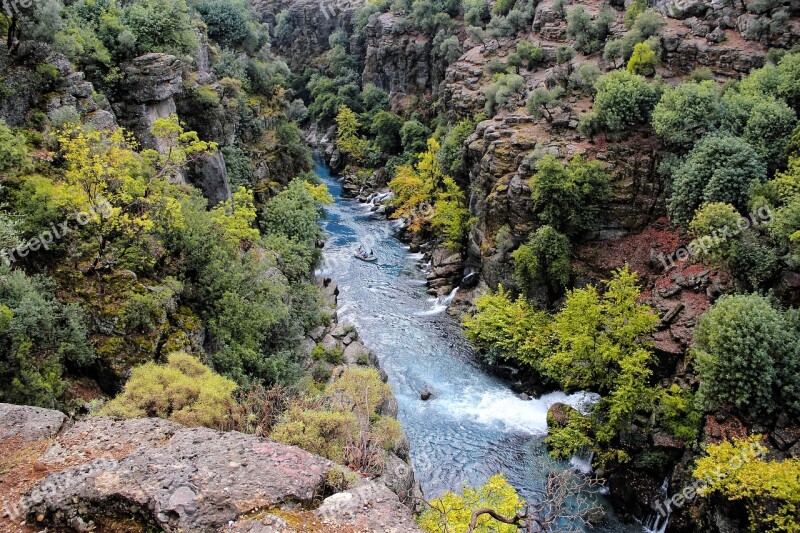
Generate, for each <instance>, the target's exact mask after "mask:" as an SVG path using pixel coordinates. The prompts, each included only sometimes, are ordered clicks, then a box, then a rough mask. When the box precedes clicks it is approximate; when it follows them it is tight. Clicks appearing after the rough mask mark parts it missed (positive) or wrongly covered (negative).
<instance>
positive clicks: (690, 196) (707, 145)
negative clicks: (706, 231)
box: [669, 135, 767, 224]
mask: <svg viewBox="0 0 800 533" xmlns="http://www.w3.org/2000/svg"><path fill="white" fill-rule="evenodd" d="M766 174H767V172H766V168H765V166H764V164H763V163H762V162H761V159H760V158H759V156H758V154H757V153H756V151H755V150H754V149H753V147H752V146H750V145H749V144H748V143H747V142H745V141H743V140H742V139H740V138H738V137H733V136H731V135H709V136H707V137H705V138H704V139H703V140H701V141H700V142H699V143H697V145H696V146H695V147H694V149H693V150H692V151H691V152H690V153H689V156H688V157H687V158H686V161H685V162H684V163H683V164H682V165H681V166H680V168H678V170H677V171H676V172H675V175H674V177H673V182H672V195H671V197H670V199H669V211H670V215H671V217H672V219H673V220H674V221H675V222H676V223H678V224H687V223H689V221H690V220H691V219H692V218H693V217H694V214H695V211H696V210H697V209H698V208H699V207H701V206H702V205H704V204H706V203H711V202H722V203H729V204H731V205H733V206H734V207H736V208H737V209H744V208H745V207H746V205H747V201H748V199H749V194H750V190H751V187H752V186H753V185H754V184H757V183H761V182H764V181H766Z"/></svg>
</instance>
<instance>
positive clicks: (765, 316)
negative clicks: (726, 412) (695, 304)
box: [692, 295, 800, 416]
mask: <svg viewBox="0 0 800 533" xmlns="http://www.w3.org/2000/svg"><path fill="white" fill-rule="evenodd" d="M788 325H789V324H788V323H787V316H786V315H784V314H783V313H782V312H781V311H779V310H777V309H775V308H774V307H773V306H772V305H771V304H770V303H769V301H768V300H767V299H766V298H764V297H763V296H758V295H736V296H726V297H724V298H722V299H721V300H720V301H719V302H717V303H716V304H715V305H714V306H713V307H712V308H711V309H710V310H709V311H708V312H706V314H704V315H703V316H702V317H701V318H700V322H699V325H698V328H697V330H696V332H695V338H694V342H695V345H694V349H693V351H692V354H693V356H694V358H695V367H696V369H697V372H698V375H699V376H700V379H701V383H700V390H699V392H698V394H699V398H700V400H701V401H702V402H703V405H704V406H705V407H707V408H714V407H717V406H720V405H724V404H731V405H733V406H734V407H736V408H737V409H739V410H740V411H741V412H743V413H745V414H747V415H749V416H762V415H764V414H769V413H773V412H775V411H776V410H778V411H779V410H782V409H785V408H787V407H789V408H791V409H793V410H795V411H796V410H797V408H798V406H800V404H798V401H800V388H798V387H797V381H798V380H797V378H796V375H792V371H791V370H789V369H791V368H794V369H797V367H798V365H800V343H799V342H798V334H797V332H796V331H793V330H792V328H791V327H787V326H788ZM795 372H796V370H795ZM783 383H785V384H786V389H785V390H784V391H783V394H776V393H777V391H779V390H781V387H782V386H783V385H782V384H783Z"/></svg>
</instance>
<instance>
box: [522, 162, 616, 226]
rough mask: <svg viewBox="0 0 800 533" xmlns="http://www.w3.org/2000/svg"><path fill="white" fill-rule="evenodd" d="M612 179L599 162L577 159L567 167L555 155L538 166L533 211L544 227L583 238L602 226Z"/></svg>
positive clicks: (532, 183)
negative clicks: (601, 216)
mask: <svg viewBox="0 0 800 533" xmlns="http://www.w3.org/2000/svg"><path fill="white" fill-rule="evenodd" d="M610 183H611V178H610V177H609V175H608V173H607V172H606V171H605V168H604V167H603V165H602V164H601V163H600V162H598V161H587V160H586V159H584V158H583V157H582V156H580V155H577V156H575V157H573V158H572V160H570V162H569V163H568V164H566V165H565V164H564V163H562V162H561V161H559V160H558V159H556V158H555V157H554V156H553V155H551V154H548V155H546V156H544V157H543V158H542V159H540V160H539V162H538V163H537V164H536V174H534V176H533V178H531V180H530V188H531V197H532V199H533V210H534V213H535V214H536V215H537V217H538V219H539V220H540V221H541V222H542V224H546V225H549V226H552V227H553V228H554V229H555V230H557V231H559V232H561V233H564V234H566V235H569V236H575V235H582V234H584V233H585V232H587V231H591V230H593V229H594V228H596V227H597V226H598V224H599V223H600V215H601V212H602V209H603V206H604V205H605V203H606V202H607V201H608V199H609V198H610V195H611V188H610Z"/></svg>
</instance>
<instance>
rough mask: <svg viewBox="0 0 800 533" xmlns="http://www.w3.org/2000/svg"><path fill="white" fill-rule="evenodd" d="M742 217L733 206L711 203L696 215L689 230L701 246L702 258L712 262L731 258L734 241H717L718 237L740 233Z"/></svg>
mask: <svg viewBox="0 0 800 533" xmlns="http://www.w3.org/2000/svg"><path fill="white" fill-rule="evenodd" d="M740 218H741V216H740V215H739V212H738V211H737V210H736V208H735V207H733V206H732V205H731V204H726V203H722V202H711V203H708V204H706V205H704V206H703V207H701V208H700V209H698V210H697V212H696V213H695V216H694V218H693V219H692V221H691V223H690V224H689V229H690V230H691V232H692V234H693V235H694V237H695V239H696V242H698V243H699V244H700V245H702V246H701V256H702V257H705V258H708V259H711V260H723V261H724V260H726V259H727V258H729V257H730V253H731V250H732V248H733V246H734V240H733V239H730V238H725V239H716V238H715V237H716V236H719V235H726V234H728V233H730V234H732V233H733V232H734V231H738V230H737V228H738V223H739V220H740Z"/></svg>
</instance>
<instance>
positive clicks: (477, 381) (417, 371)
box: [315, 158, 641, 531]
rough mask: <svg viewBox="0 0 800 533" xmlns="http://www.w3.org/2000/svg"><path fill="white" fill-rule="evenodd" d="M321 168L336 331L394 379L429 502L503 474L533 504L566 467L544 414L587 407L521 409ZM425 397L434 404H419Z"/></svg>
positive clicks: (572, 399) (419, 275) (419, 277)
mask: <svg viewBox="0 0 800 533" xmlns="http://www.w3.org/2000/svg"><path fill="white" fill-rule="evenodd" d="M315 163H316V168H315V172H316V174H317V176H318V177H319V178H320V179H322V180H323V182H324V183H325V184H326V185H327V186H328V188H329V190H330V192H331V194H333V196H334V198H335V203H334V204H333V205H331V206H329V207H327V208H326V211H327V216H326V218H325V220H324V221H323V227H324V229H325V231H326V233H327V242H326V245H325V253H324V260H323V263H322V265H321V266H320V269H319V270H318V272H317V274H318V275H321V276H326V277H331V278H333V279H334V280H336V281H337V282H338V283H339V290H340V295H339V310H338V314H339V320H340V322H346V323H351V324H353V325H354V326H356V328H357V329H358V332H359V335H360V336H361V338H362V340H363V342H364V344H365V345H366V346H367V347H369V348H370V349H372V350H373V351H374V352H375V353H376V354H377V356H378V359H379V360H380V363H381V366H382V368H383V369H384V370H385V371H386V373H387V374H388V376H389V384H390V385H391V386H392V389H393V391H394V394H395V396H396V397H397V401H398V404H399V408H400V409H399V415H398V418H399V420H400V422H401V424H402V426H403V429H404V430H405V432H406V434H407V435H408V438H409V440H410V442H411V458H412V462H413V466H414V471H415V473H416V476H417V479H418V480H419V481H420V483H421V485H422V489H423V492H424V494H425V497H426V498H427V499H431V498H435V497H436V496H439V495H441V494H442V493H443V492H445V491H460V490H461V489H462V488H463V486H464V485H465V484H466V485H471V486H476V485H482V484H483V483H485V482H486V480H487V479H488V478H489V476H491V475H493V474H495V473H498V472H502V473H504V474H505V475H506V477H507V478H508V480H509V482H510V483H511V484H512V485H513V486H514V487H516V488H517V490H518V491H519V492H520V494H521V495H522V496H523V497H524V498H532V497H535V494H536V491H537V488H539V487H540V485H541V483H542V480H543V478H544V477H545V475H546V473H547V472H548V471H549V470H550V469H554V468H569V467H570V465H569V464H565V463H558V462H555V461H552V460H551V459H550V458H549V456H548V455H547V452H546V450H545V447H544V444H543V442H542V441H543V439H544V437H545V436H546V434H547V420H546V418H547V410H548V408H549V407H550V406H551V405H552V404H553V403H555V402H564V403H567V404H570V405H572V406H575V407H580V406H581V405H582V404H583V403H584V402H586V401H589V400H590V398H589V397H588V396H586V395H583V394H582V393H579V394H574V395H571V396H567V395H566V394H563V393H552V394H548V395H546V396H544V397H542V398H540V399H534V400H530V401H524V400H522V399H521V398H519V397H518V396H517V395H516V394H514V393H513V392H512V391H511V390H510V388H509V385H508V384H507V383H505V382H504V381H502V380H501V379H499V378H497V377H494V376H491V375H489V374H487V373H486V372H485V371H484V370H483V369H482V368H481V367H480V365H479V364H477V363H476V362H475V360H474V357H475V355H474V352H473V350H472V349H471V347H470V346H469V344H468V342H467V341H466V340H465V339H464V337H463V335H462V334H461V331H460V327H459V324H458V323H457V322H456V321H455V320H454V319H453V318H452V317H450V316H448V315H447V314H446V313H444V310H445V308H446V304H447V303H448V301H447V299H438V300H437V299H435V298H431V297H430V296H429V295H428V294H426V291H425V275H424V273H423V272H422V271H421V269H420V268H419V266H420V264H419V263H420V261H421V260H422V256H421V255H418V254H411V253H409V251H408V247H407V246H405V245H404V244H403V243H402V242H400V241H399V240H398V239H397V237H396V234H397V229H398V228H397V225H396V223H394V222H392V221H387V220H386V219H385V217H382V216H379V215H375V214H374V213H372V212H370V206H369V205H367V204H363V203H360V202H358V201H357V200H354V199H345V198H342V197H341V182H340V180H339V179H338V178H336V177H334V176H331V174H330V170H329V168H328V167H327V166H326V165H325V164H324V163H323V162H322V161H321V160H320V159H319V158H315ZM359 244H367V245H368V246H369V247H371V248H373V249H374V251H375V254H376V255H377V257H378V260H377V262H375V263H366V262H363V261H359V260H358V259H356V258H355V257H353V252H354V251H355V249H356V248H357V246H358V245H359ZM426 388H427V389H428V390H430V392H431V393H432V397H431V399H430V400H428V401H422V400H421V399H420V393H421V391H423V390H424V389H426ZM608 522H609V524H608V525H606V526H604V527H603V528H602V529H601V528H596V529H593V531H641V527H636V528H628V527H624V526H622V525H621V524H619V523H617V521H616V520H615V519H614V518H613V516H609V520H608Z"/></svg>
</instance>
